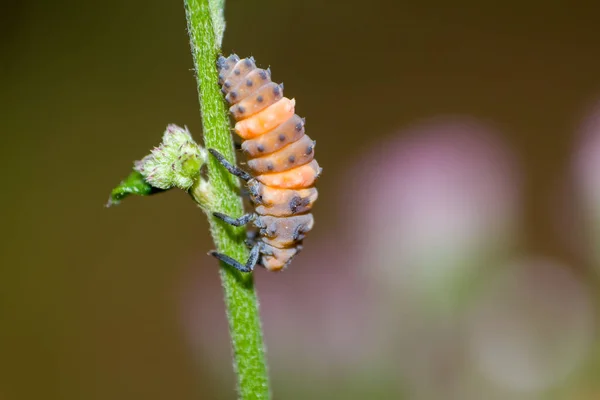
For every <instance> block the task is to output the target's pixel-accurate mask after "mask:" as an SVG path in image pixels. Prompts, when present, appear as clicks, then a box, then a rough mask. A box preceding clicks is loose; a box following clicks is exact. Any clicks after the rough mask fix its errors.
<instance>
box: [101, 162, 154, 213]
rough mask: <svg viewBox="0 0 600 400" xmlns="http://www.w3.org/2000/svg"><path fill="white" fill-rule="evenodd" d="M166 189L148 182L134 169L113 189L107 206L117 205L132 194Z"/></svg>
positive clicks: (146, 193) (144, 194)
mask: <svg viewBox="0 0 600 400" xmlns="http://www.w3.org/2000/svg"><path fill="white" fill-rule="evenodd" d="M164 191H165V190H164V189H159V188H155V187H153V186H152V185H150V184H149V183H148V182H146V180H145V179H144V177H143V176H142V174H141V173H139V172H138V171H133V172H131V174H129V176H128V177H127V178H125V180H123V181H122V182H121V183H120V184H119V186H117V187H116V188H114V189H113V190H112V192H111V194H110V199H108V203H107V204H106V206H107V207H110V206H112V205H117V204H119V203H120V202H121V200H123V199H124V198H126V197H128V196H130V195H136V196H149V195H152V194H155V193H161V192H164Z"/></svg>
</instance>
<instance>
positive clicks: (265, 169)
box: [248, 135, 315, 174]
mask: <svg viewBox="0 0 600 400" xmlns="http://www.w3.org/2000/svg"><path fill="white" fill-rule="evenodd" d="M314 153H315V152H314V142H313V141H312V140H311V138H310V137H308V135H304V136H302V137H301V138H300V140H298V141H296V142H294V143H292V144H290V145H288V146H286V147H284V148H283V149H280V150H279V151H276V152H275V153H273V154H269V155H267V156H264V157H259V158H254V159H252V160H248V167H250V169H252V171H253V172H254V173H255V174H265V173H270V172H282V171H288V170H290V169H293V168H296V167H298V166H300V165H304V164H306V163H308V162H310V161H311V160H312V159H313V158H314Z"/></svg>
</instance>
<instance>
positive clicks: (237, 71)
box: [233, 69, 241, 75]
mask: <svg viewBox="0 0 600 400" xmlns="http://www.w3.org/2000/svg"><path fill="white" fill-rule="evenodd" d="M233 73H234V74H236V75H239V74H240V73H241V72H240V70H239V69H234V70H233Z"/></svg>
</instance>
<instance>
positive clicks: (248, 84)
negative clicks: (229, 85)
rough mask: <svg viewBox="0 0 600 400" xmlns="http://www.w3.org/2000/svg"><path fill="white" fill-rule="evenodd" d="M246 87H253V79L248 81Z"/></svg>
mask: <svg viewBox="0 0 600 400" xmlns="http://www.w3.org/2000/svg"><path fill="white" fill-rule="evenodd" d="M246 86H248V87H250V86H252V79H248V80H247V81H246Z"/></svg>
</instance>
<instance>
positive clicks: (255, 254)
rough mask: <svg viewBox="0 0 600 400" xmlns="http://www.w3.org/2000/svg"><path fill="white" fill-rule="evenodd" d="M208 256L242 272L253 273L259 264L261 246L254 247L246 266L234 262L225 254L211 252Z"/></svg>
mask: <svg viewBox="0 0 600 400" xmlns="http://www.w3.org/2000/svg"><path fill="white" fill-rule="evenodd" d="M208 254H210V255H211V256H213V257H215V258H217V259H218V260H220V261H223V262H224V263H225V264H227V265H229V266H230V267H233V268H235V269H237V270H239V271H241V272H252V271H253V270H254V267H255V266H256V264H257V263H258V258H259V257H260V244H256V245H254V247H253V248H252V250H251V251H250V257H249V258H248V261H246V264H242V263H241V262H239V261H237V260H234V259H233V258H231V257H229V256H228V255H225V254H223V253H217V252H216V251H211V252H209V253H208Z"/></svg>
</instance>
